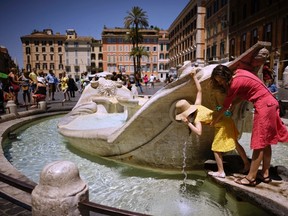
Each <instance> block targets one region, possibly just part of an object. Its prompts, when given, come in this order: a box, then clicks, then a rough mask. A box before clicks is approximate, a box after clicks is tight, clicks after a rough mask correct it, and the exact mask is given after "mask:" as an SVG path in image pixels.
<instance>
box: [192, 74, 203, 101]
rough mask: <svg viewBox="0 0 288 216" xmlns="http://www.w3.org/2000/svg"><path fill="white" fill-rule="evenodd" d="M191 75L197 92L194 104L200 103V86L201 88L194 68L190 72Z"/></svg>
mask: <svg viewBox="0 0 288 216" xmlns="http://www.w3.org/2000/svg"><path fill="white" fill-rule="evenodd" d="M191 76H192V77H193V79H194V82H195V85H196V89H197V94H196V99H195V103H194V104H195V105H201V103H202V88H201V84H200V82H199V80H198V79H197V77H196V70H193V71H192V72H191Z"/></svg>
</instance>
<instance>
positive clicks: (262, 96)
mask: <svg viewBox="0 0 288 216" xmlns="http://www.w3.org/2000/svg"><path fill="white" fill-rule="evenodd" d="M211 80H212V83H213V86H214V87H218V88H222V89H223V88H224V89H226V93H227V95H226V98H225V100H224V103H223V109H222V110H221V111H220V112H219V114H218V116H217V117H216V118H215V119H214V120H213V122H212V123H211V125H213V124H215V123H216V122H218V121H219V120H220V118H221V117H222V116H223V113H224V111H225V110H227V109H228V108H229V107H230V106H231V105H232V103H234V104H235V101H239V99H241V100H246V101H249V102H252V103H253V105H254V109H255V111H254V120H253V129H252V137H251V144H250V147H251V149H253V155H252V162H251V166H250V171H249V173H248V175H247V176H246V177H244V178H239V179H237V180H236V181H235V182H236V183H238V184H242V185H248V186H255V185H256V178H257V179H259V180H261V181H262V182H265V183H269V182H270V181H271V179H270V176H269V168H270V162H271V155H272V150H271V145H274V144H277V143H278V142H288V132H287V129H286V126H285V125H284V124H283V122H282V121H281V119H280V116H279V105H278V101H277V100H276V99H275V97H274V96H273V95H272V94H271V92H270V91H269V89H267V87H266V86H265V85H264V83H263V82H262V81H261V80H260V79H259V78H258V77H257V76H256V75H254V74H253V73H251V72H250V71H248V70H245V69H237V70H236V71H235V72H233V71H231V70H230V69H229V68H228V67H226V66H224V65H218V66H216V67H215V68H214V70H213V72H212V75H211ZM235 99H236V100H235ZM261 162H262V170H261V171H259V172H258V169H259V167H260V164H261Z"/></svg>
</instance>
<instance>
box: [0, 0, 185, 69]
mask: <svg viewBox="0 0 288 216" xmlns="http://www.w3.org/2000/svg"><path fill="white" fill-rule="evenodd" d="M188 2H189V0H79V1H77V0H76V1H71V0H26V1H23V0H0V8H1V13H0V20H1V27H0V45H1V46H5V47H6V48H7V49H8V51H9V54H10V56H11V57H12V59H15V58H16V60H17V62H18V64H19V66H20V68H21V67H23V59H22V47H21V40H20V37H21V36H24V35H29V34H31V33H32V31H33V30H34V29H36V30H40V31H42V30H43V29H46V28H51V29H52V30H53V31H54V34H55V33H56V32H60V34H65V31H66V29H70V28H73V29H75V30H76V32H77V34H78V35H80V36H92V37H94V38H96V39H101V32H102V30H103V26H104V25H106V26H107V27H108V28H114V27H123V26H124V17H125V16H127V12H128V11H130V10H131V9H132V7H134V6H139V7H140V8H142V9H143V10H144V11H146V12H147V16H148V22H149V25H153V26H157V27H159V28H162V29H168V28H169V26H170V25H171V24H172V22H173V21H174V20H175V18H176V17H177V16H178V15H179V13H180V12H181V11H182V10H183V9H184V8H185V6H186V5H187V4H188Z"/></svg>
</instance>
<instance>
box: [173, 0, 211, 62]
mask: <svg viewBox="0 0 288 216" xmlns="http://www.w3.org/2000/svg"><path fill="white" fill-rule="evenodd" d="M204 2H205V1H200V0H191V1H190V2H189V3H188V4H187V5H186V7H185V8H184V9H183V10H182V11H181V13H180V14H179V15H178V17H177V18H176V19H175V20H174V22H173V23H172V24H171V25H170V27H169V30H168V31H169V42H170V50H169V56H170V67H177V66H178V65H179V64H183V62H184V61H187V60H189V61H192V63H195V62H197V63H198V64H199V65H204V63H205V14H206V8H205V5H204Z"/></svg>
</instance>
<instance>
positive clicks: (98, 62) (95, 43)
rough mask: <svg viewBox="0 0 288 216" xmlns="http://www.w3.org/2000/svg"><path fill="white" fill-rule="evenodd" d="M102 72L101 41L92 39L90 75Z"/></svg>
mask: <svg viewBox="0 0 288 216" xmlns="http://www.w3.org/2000/svg"><path fill="white" fill-rule="evenodd" d="M101 71H103V53H102V41H101V40H96V39H92V43H91V73H92V74H95V73H97V72H101Z"/></svg>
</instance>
